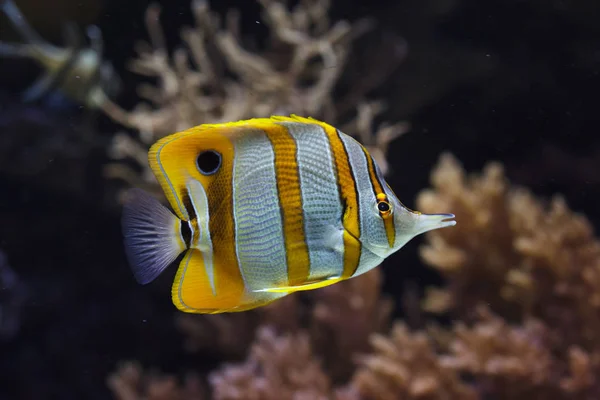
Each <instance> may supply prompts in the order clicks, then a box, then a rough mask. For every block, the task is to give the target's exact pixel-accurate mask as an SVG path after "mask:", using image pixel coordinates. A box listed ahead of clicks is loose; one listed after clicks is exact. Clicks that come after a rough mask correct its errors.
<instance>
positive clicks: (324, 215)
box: [282, 123, 344, 280]
mask: <svg viewBox="0 0 600 400" xmlns="http://www.w3.org/2000/svg"><path fill="white" fill-rule="evenodd" d="M282 125H285V126H286V127H287V128H288V130H289V132H290V134H291V135H292V137H293V138H294V140H295V141H296V149H297V153H296V155H297V160H298V170H299V174H300V193H301V196H302V209H303V212H304V233H305V236H306V244H307V246H308V255H309V260H310V275H309V279H310V280H316V279H323V278H326V277H331V276H339V275H341V274H342V272H343V270H344V240H343V226H342V216H343V209H342V205H341V203H340V194H339V188H338V185H337V176H336V171H335V167H334V161H333V158H332V155H331V145H330V143H329V139H328V138H327V134H326V133H325V131H324V129H323V128H322V127H320V126H317V125H308V124H300V123H284V124H282Z"/></svg>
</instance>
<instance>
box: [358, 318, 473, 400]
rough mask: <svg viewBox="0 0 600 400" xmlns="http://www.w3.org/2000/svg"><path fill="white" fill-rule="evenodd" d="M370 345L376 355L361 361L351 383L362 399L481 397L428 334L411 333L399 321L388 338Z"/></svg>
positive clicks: (375, 337) (376, 339)
mask: <svg viewBox="0 0 600 400" xmlns="http://www.w3.org/2000/svg"><path fill="white" fill-rule="evenodd" d="M371 343H372V346H373V354H370V355H366V356H363V357H361V358H360V366H359V368H358V370H357V372H356V374H355V376H354V377H353V379H352V383H351V386H352V387H354V388H355V389H356V391H357V392H358V393H360V396H361V398H362V399H365V400H369V399H381V400H394V399H464V400H469V399H477V398H478V397H477V395H476V392H475V390H474V389H473V388H472V387H469V385H468V384H466V383H465V382H463V381H462V380H461V378H460V375H459V374H458V373H457V372H456V371H455V370H454V369H453V368H452V366H451V365H446V364H447V363H446V362H445V359H444V358H442V357H440V356H439V354H438V353H437V351H436V344H435V343H434V342H433V341H432V339H431V337H429V336H428V335H427V334H426V333H425V332H423V331H421V332H414V333H413V332H409V330H408V328H407V327H406V325H405V324H403V323H400V322H397V323H396V324H395V325H394V327H393V329H392V332H391V333H390V336H389V337H386V336H383V335H373V336H372V338H371Z"/></svg>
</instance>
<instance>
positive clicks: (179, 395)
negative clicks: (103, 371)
mask: <svg viewBox="0 0 600 400" xmlns="http://www.w3.org/2000/svg"><path fill="white" fill-rule="evenodd" d="M107 384H108V387H109V388H110V389H111V390H112V392H113V394H114V395H115V398H116V399H118V400H207V399H208V398H209V397H208V395H207V394H206V389H205V387H204V386H203V384H202V383H201V381H200V380H199V379H198V378H197V377H195V376H192V375H190V376H188V377H187V378H186V380H185V382H184V383H183V384H180V383H179V382H178V380H177V379H176V378H175V377H173V376H168V375H159V374H156V373H144V371H143V369H142V367H141V366H140V365H139V364H138V363H132V362H127V363H123V364H122V365H121V366H120V367H119V368H118V369H117V370H116V371H115V372H114V373H112V374H111V375H110V376H109V377H108V380H107Z"/></svg>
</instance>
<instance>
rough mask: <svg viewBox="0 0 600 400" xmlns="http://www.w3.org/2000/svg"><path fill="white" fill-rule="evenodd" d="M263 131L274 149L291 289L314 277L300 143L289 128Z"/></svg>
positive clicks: (270, 127)
mask: <svg viewBox="0 0 600 400" xmlns="http://www.w3.org/2000/svg"><path fill="white" fill-rule="evenodd" d="M261 129H263V130H264V132H265V133H266V134H267V137H268V138H269V140H270V141H271V144H272V145H273V151H274V153H275V176H276V177H277V192H278V194H279V204H280V207H281V215H282V220H283V233H284V236H285V238H284V239H285V250H286V261H287V274H288V286H297V285H302V284H305V283H306V282H307V281H308V278H309V274H310V259H309V255H308V246H307V245H306V236H305V234H304V215H303V208H302V194H301V191H300V174H299V171H298V161H297V158H296V142H295V140H294V138H293V137H292V136H291V135H290V133H289V132H288V130H287V128H285V126H282V125H279V124H273V123H270V124H265V125H263V126H261Z"/></svg>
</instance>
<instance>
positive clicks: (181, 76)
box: [103, 0, 408, 186]
mask: <svg viewBox="0 0 600 400" xmlns="http://www.w3.org/2000/svg"><path fill="white" fill-rule="evenodd" d="M259 3H260V4H261V6H262V7H263V11H264V18H263V21H264V23H265V25H266V26H267V27H268V29H269V33H270V36H269V38H268V41H267V45H266V48H264V49H251V50H250V49H247V47H244V46H245V42H246V40H244V38H242V35H241V33H240V26H239V14H238V13H236V12H230V13H229V14H228V15H227V18H226V23H225V26H221V25H222V24H221V20H220V18H219V17H218V15H216V14H215V13H213V12H211V10H210V8H209V6H208V3H207V1H204V0H194V1H193V2H192V12H193V15H194V18H195V24H196V26H195V27H194V28H184V29H183V30H182V33H181V37H182V40H183V43H184V45H185V47H180V48H178V49H176V50H175V51H174V53H173V55H172V58H171V56H170V54H169V51H168V49H167V47H166V44H165V39H164V34H163V31H162V28H161V26H160V23H159V16H160V8H159V6H158V5H151V6H150V7H149V8H148V11H147V13H146V25H147V29H148V33H149V35H150V43H142V44H140V45H139V46H138V49H137V50H138V58H136V59H135V60H133V62H132V63H131V69H132V70H133V71H134V72H136V73H138V74H140V75H142V76H146V77H149V78H153V79H156V80H157V86H152V85H149V84H144V85H142V86H140V88H139V95H140V97H141V98H142V99H143V100H144V101H147V102H148V103H144V104H141V105H139V106H138V107H136V108H135V109H134V110H133V111H130V112H129V111H125V110H123V109H122V108H121V107H119V106H118V105H116V104H114V103H112V102H109V101H108V102H106V103H105V105H104V108H103V109H104V112H106V113H107V114H108V115H109V116H110V117H112V118H113V119H114V120H115V121H117V122H119V123H121V124H122V125H124V126H125V127H128V128H133V129H135V130H136V131H137V132H139V137H138V138H137V139H133V138H132V137H130V136H129V135H127V134H125V133H121V134H117V135H116V137H115V142H114V146H113V148H112V152H111V156H112V157H113V158H115V159H123V158H133V160H135V161H137V162H138V163H139V164H140V165H141V166H143V167H144V168H146V151H147V148H148V147H149V145H150V144H152V143H153V142H154V141H156V140H157V139H158V138H160V137H163V136H165V135H167V134H171V133H174V132H177V131H181V130H184V129H187V128H190V127H192V126H195V125H199V124H202V123H217V122H226V121H235V120H240V119H246V118H252V117H265V116H269V115H274V114H279V115H282V114H283V115H287V114H290V113H294V114H300V115H306V116H312V117H315V118H321V119H323V120H325V121H327V122H329V123H332V124H337V123H340V124H341V123H344V125H343V127H342V128H343V129H345V130H346V133H348V134H352V135H356V136H358V137H360V138H361V140H362V141H363V142H364V144H365V145H366V146H368V147H369V148H370V149H371V150H372V151H373V153H374V156H375V157H376V159H377V161H379V163H380V164H381V167H382V169H383V170H384V171H387V163H386V162H385V157H384V155H385V152H386V151H387V146H388V144H389V142H391V141H392V140H394V139H395V138H396V137H398V136H399V135H401V134H402V133H404V132H406V131H407V130H408V125H407V124H406V123H400V124H395V125H389V124H383V125H381V126H380V127H379V128H378V129H377V130H376V131H375V132H374V131H373V124H374V119H375V117H376V116H377V115H378V114H380V113H381V112H382V111H383V109H384V107H383V104H382V103H381V102H373V103H369V102H366V101H365V95H366V93H367V92H369V91H371V90H372V89H373V88H374V87H376V86H378V85H379V84H380V83H381V82H382V81H383V79H385V77H386V74H385V73H382V71H377V70H376V69H375V70H374V71H372V76H374V77H377V79H364V78H366V77H363V79H361V80H364V81H365V82H370V86H364V85H358V86H357V87H360V91H359V92H351V93H347V94H346V98H348V99H351V100H352V101H350V102H344V106H343V108H342V109H339V107H338V104H341V103H337V102H335V101H334V98H333V96H334V94H333V91H334V88H335V86H336V83H337V82H338V79H339V78H340V76H341V75H342V73H343V71H344V67H345V65H346V64H347V62H348V57H349V53H350V51H351V48H352V42H353V40H354V39H356V38H357V37H359V36H361V35H363V34H364V33H365V32H366V31H367V30H368V29H370V27H371V25H372V24H371V21H369V20H367V19H364V20H360V21H358V22H356V23H353V24H351V23H349V22H347V21H338V22H336V23H331V21H330V20H329V17H328V9H329V0H304V1H301V2H300V3H299V4H298V5H297V6H296V7H295V8H293V9H292V10H288V9H287V8H286V7H285V6H284V3H282V2H281V1H277V0H260V1H259ZM393 54H396V56H395V57H394V55H393ZM403 55H404V52H403V51H399V52H395V53H394V52H392V53H391V57H390V59H389V60H388V63H387V64H388V65H397V64H398V62H399V61H400V60H401V59H402V58H403ZM386 69H388V70H389V68H386ZM357 107H359V109H358V111H357V113H356V114H357V116H356V117H355V118H350V119H349V120H348V119H346V120H344V121H342V120H341V118H342V117H343V116H344V115H345V114H347V113H348V112H349V111H351V110H349V109H351V108H355V109H356V108H357ZM107 174H108V176H111V177H117V178H121V179H124V180H126V181H128V182H129V183H131V184H133V185H136V186H140V185H144V184H148V183H151V184H154V178H153V176H152V175H151V174H150V173H149V171H148V170H147V169H146V171H145V172H144V173H143V174H142V176H141V179H140V176H139V174H137V173H135V172H134V171H132V170H131V169H128V168H127V167H125V165H124V164H121V163H117V164H111V165H109V166H108V168H107Z"/></svg>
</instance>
